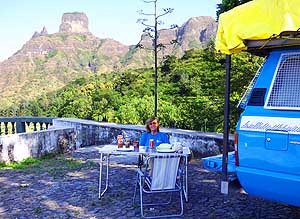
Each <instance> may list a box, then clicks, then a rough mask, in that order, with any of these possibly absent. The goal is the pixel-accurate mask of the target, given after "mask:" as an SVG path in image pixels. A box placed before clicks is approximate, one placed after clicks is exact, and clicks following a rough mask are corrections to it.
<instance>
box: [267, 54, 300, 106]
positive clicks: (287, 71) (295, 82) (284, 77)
mask: <svg viewBox="0 0 300 219" xmlns="http://www.w3.org/2000/svg"><path fill="white" fill-rule="evenodd" d="M299 73H300V53H288V54H283V55H282V56H281V58H280V61H279V66H278V67H277V71H276V73H275V75H274V78H273V81H272V85H271V89H270V92H269V95H268V98H267V101H266V106H265V107H266V108H272V109H290V110H294V109H298V110H299V109H300V95H299V93H300V74H299Z"/></svg>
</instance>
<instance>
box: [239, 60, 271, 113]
mask: <svg viewBox="0 0 300 219" xmlns="http://www.w3.org/2000/svg"><path fill="white" fill-rule="evenodd" d="M265 62H266V60H265V61H264V62H263V63H262V65H261V66H260V68H259V69H258V70H257V72H256V74H255V76H254V77H253V79H252V81H251V82H250V84H249V86H248V88H247V90H246V92H245V93H244V95H243V97H242V98H241V100H240V102H239V103H238V105H237V108H240V109H245V108H246V106H247V105H248V101H249V99H250V95H251V94H252V93H253V90H254V85H255V83H256V81H257V79H258V77H259V75H260V73H261V72H262V67H263V66H264V63H265Z"/></svg>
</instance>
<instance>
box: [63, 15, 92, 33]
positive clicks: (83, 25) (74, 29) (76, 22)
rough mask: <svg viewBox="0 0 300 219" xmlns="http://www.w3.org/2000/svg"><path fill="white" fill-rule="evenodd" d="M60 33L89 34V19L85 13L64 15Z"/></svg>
mask: <svg viewBox="0 0 300 219" xmlns="http://www.w3.org/2000/svg"><path fill="white" fill-rule="evenodd" d="M59 32H67V33H89V19H88V17H87V16H86V14H85V13H83V12H72V13H64V14H63V16H62V19H61V25H60V26H59Z"/></svg>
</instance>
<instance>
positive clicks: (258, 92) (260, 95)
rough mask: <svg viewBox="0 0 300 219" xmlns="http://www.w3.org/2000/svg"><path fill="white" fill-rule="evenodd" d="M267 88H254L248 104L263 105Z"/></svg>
mask: <svg viewBox="0 0 300 219" xmlns="http://www.w3.org/2000/svg"><path fill="white" fill-rule="evenodd" d="M266 91H267V88H254V89H253V91H252V94H251V97H250V100H249V102H248V106H263V105H264V103H265V94H266Z"/></svg>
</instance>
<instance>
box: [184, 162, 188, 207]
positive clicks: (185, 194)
mask: <svg viewBox="0 0 300 219" xmlns="http://www.w3.org/2000/svg"><path fill="white" fill-rule="evenodd" d="M183 193H184V197H185V201H186V202H188V201H189V197H188V157H185V179H184V182H183Z"/></svg>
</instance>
